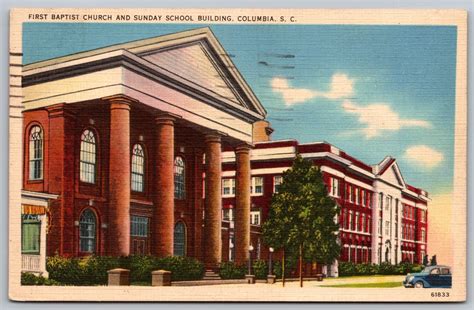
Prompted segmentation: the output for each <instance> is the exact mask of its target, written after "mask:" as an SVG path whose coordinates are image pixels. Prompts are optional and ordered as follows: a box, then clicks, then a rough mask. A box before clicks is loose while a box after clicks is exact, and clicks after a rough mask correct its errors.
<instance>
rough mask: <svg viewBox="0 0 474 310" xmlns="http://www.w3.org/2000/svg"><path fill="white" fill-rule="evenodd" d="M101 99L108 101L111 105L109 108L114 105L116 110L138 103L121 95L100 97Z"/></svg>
mask: <svg viewBox="0 0 474 310" xmlns="http://www.w3.org/2000/svg"><path fill="white" fill-rule="evenodd" d="M101 99H102V100H105V101H108V102H109V103H110V104H111V108H112V106H113V105H116V106H117V108H119V106H120V105H128V106H130V105H131V104H132V103H138V100H136V99H133V98H132V97H129V96H126V95H122V94H118V95H112V96H107V97H102V98H101Z"/></svg>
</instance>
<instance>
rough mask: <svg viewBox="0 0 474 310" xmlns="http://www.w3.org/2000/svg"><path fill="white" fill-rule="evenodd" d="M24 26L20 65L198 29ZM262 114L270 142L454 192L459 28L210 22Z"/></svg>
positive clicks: (182, 26) (187, 26)
mask: <svg viewBox="0 0 474 310" xmlns="http://www.w3.org/2000/svg"><path fill="white" fill-rule="evenodd" d="M202 26H203V25H191V24H86V23H81V24H79V23H75V24H67V23H25V24H24V29H23V34H24V36H23V53H24V58H23V61H24V63H31V62H35V61H40V60H45V59H49V58H54V57H58V56H62V55H67V54H71V53H75V52H80V51H84V50H89V49H93V48H99V47H103V46H106V45H111V44H115V43H122V42H127V41H131V40H136V39H142V38H147V37H153V36H158V35H161V34H167V33H172V32H176V31H182V30H187V29H192V28H196V27H202ZM210 27H211V29H212V31H213V32H214V34H215V35H216V36H217V38H218V39H219V41H220V42H221V43H222V45H223V46H224V48H225V49H226V50H227V52H228V53H229V54H232V55H233V56H234V57H232V60H233V61H234V63H235V64H236V66H237V67H238V69H239V70H240V72H241V73H242V75H243V76H244V77H245V79H246V80H247V82H248V83H249V84H250V86H251V87H252V88H253V90H254V92H255V93H256V95H257V97H258V98H259V99H260V101H261V102H262V104H263V105H264V106H265V108H266V109H267V111H268V120H269V121H270V122H271V123H272V127H273V128H274V129H275V133H274V134H273V138H274V139H287V138H294V139H297V140H299V141H300V142H311V141H323V140H324V141H328V142H330V143H332V144H334V145H336V146H338V147H340V148H341V149H343V150H345V151H346V152H348V153H349V154H351V155H353V156H355V157H357V158H359V159H361V160H363V161H364V162H366V163H369V164H374V163H378V162H379V161H381V160H382V159H383V158H384V157H385V156H387V155H390V156H393V157H395V158H397V160H398V164H399V166H400V168H401V170H402V173H403V175H404V177H405V180H406V181H407V182H408V183H410V184H412V185H415V186H419V187H423V188H425V189H426V190H428V191H429V192H431V193H445V192H450V191H451V189H452V175H453V145H454V107H455V103H454V100H455V76H456V72H455V67H456V27H451V26H353V25H291V26H289V25H278V26H275V25H272V26H267V25H212V26H210Z"/></svg>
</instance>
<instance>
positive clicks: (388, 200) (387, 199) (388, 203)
mask: <svg viewBox="0 0 474 310" xmlns="http://www.w3.org/2000/svg"><path fill="white" fill-rule="evenodd" d="M389 208H390V196H387V197H386V198H385V211H387V212H388V211H389V210H390V209H389Z"/></svg>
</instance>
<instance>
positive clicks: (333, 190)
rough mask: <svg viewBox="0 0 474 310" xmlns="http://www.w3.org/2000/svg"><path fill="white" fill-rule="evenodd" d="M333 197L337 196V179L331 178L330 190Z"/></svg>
mask: <svg viewBox="0 0 474 310" xmlns="http://www.w3.org/2000/svg"><path fill="white" fill-rule="evenodd" d="M330 195H331V196H333V197H339V179H336V178H331V192H330Z"/></svg>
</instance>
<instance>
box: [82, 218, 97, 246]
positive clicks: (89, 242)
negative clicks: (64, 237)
mask: <svg viewBox="0 0 474 310" xmlns="http://www.w3.org/2000/svg"><path fill="white" fill-rule="evenodd" d="M96 226H97V220H96V217H95V214H94V212H92V210H90V209H86V210H84V212H82V214H81V218H80V220H79V250H80V251H81V252H86V253H94V252H95V246H96Z"/></svg>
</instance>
